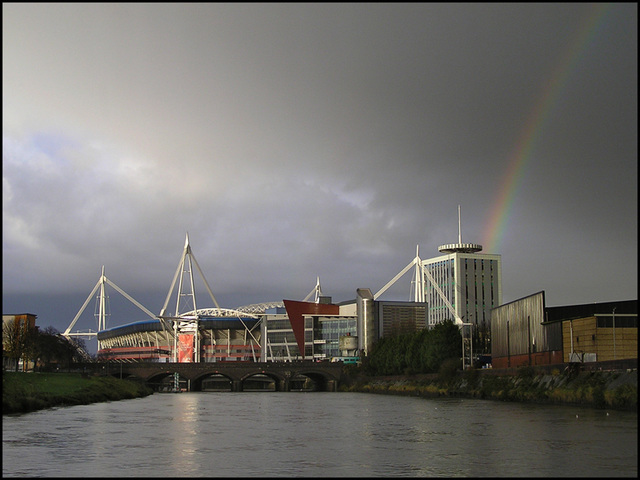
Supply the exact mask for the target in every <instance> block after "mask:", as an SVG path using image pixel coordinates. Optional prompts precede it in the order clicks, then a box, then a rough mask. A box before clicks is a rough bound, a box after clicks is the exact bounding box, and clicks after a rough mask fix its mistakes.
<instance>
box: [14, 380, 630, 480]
mask: <svg viewBox="0 0 640 480" xmlns="http://www.w3.org/2000/svg"><path fill="white" fill-rule="evenodd" d="M637 455H638V415H637V412H619V411H604V410H593V409H586V408H581V407H568V406H542V405H529V404H521V403H503V402H496V401H490V400H478V399H424V398H416V397H400V396H390V395H376V394H366V393H346V392H339V393H331V392H310V393H302V392H289V393H286V392H238V393H232V392H186V393H180V394H171V393H167V394H158V393H156V394H154V395H151V396H149V397H146V398H139V399H133V400H122V401H118V402H107V403H96V404H91V405H79V406H73V407H63V408H55V409H49V410H43V411H38V412H33V413H28V414H23V415H4V416H3V422H2V473H3V476H5V477H10V476H44V477H49V476H59V477H102V476H108V477H114V476H117V477H127V476H144V477H152V476H160V477H167V476H171V477H192V476H234V477H244V476H249V477H255V476H259V477H283V476H284V477H292V476H304V477H307V476H309V477H311V476H315V477H318V476H319V477H345V476H349V477H351V476H367V477H372V476H448V477H451V476H461V477H470V476H481V477H483V476H484V477H486V476H498V477H506V476H541V477H546V476H554V477H555V476H572V477H573V476H578V477H585V476H593V477H620V476H629V477H637V474H638V456H637Z"/></svg>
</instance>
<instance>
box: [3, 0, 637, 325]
mask: <svg viewBox="0 0 640 480" xmlns="http://www.w3.org/2000/svg"><path fill="white" fill-rule="evenodd" d="M598 8H599V7H598V6H597V5H595V6H594V5H591V4H575V3H571V4H396V3H394V4H250V5H247V4H234V5H231V4H190V5H183V4H85V5H77V4H73V5H71V4H69V5H65V4H3V303H4V304H5V307H6V308H5V310H6V311H9V310H10V311H33V310H38V311H36V312H34V313H37V314H39V315H40V316H41V318H44V317H46V318H47V319H51V323H52V324H56V325H57V327H58V328H60V329H64V328H66V325H68V323H69V320H70V319H69V318H68V316H69V315H68V312H67V311H65V313H64V314H63V313H62V310H60V314H59V315H57V314H55V313H53V312H52V311H54V310H56V309H55V308H54V307H53V303H51V301H49V300H47V301H45V300H43V299H45V298H47V299H51V298H52V297H51V295H53V294H65V295H68V296H69V297H67V298H72V299H75V301H76V303H77V308H79V306H80V305H81V304H82V302H83V301H84V299H85V298H86V295H88V293H89V292H90V290H91V288H92V287H93V285H94V284H95V282H96V281H97V279H98V276H99V274H100V269H101V266H102V265H105V268H106V271H107V276H108V277H109V278H111V279H112V280H113V281H115V283H116V284H118V285H119V286H120V287H121V288H123V289H124V290H125V291H127V292H130V293H131V294H132V295H133V294H134V293H135V296H136V298H138V296H139V297H140V301H141V302H142V303H143V304H145V305H146V306H147V307H148V308H150V309H151V310H152V311H159V309H160V307H161V305H160V304H159V303H161V302H162V301H163V300H164V296H165V295H166V293H167V289H168V288H169V285H170V282H171V278H172V275H173V274H174V272H175V269H176V267H177V263H178V260H179V258H180V253H181V251H182V248H183V245H184V238H185V234H186V232H189V236H190V240H191V244H192V247H193V249H194V253H195V255H196V258H197V259H198V262H199V263H200V265H201V266H202V267H203V270H204V271H205V273H206V275H207V279H208V280H209V281H210V283H211V284H212V288H213V290H214V292H215V293H216V296H217V297H219V300H220V303H222V304H223V306H227V307H234V306H238V305H241V304H249V303H254V302H260V301H267V300H280V299H282V298H294V299H295V298H297V299H301V298H303V297H304V296H305V295H306V294H307V293H308V292H309V290H311V289H312V288H313V286H314V285H315V280H316V276H317V275H319V276H320V278H321V282H322V286H323V290H325V293H327V294H328V295H332V296H333V297H334V300H337V301H340V300H345V299H349V298H353V297H354V295H355V289H356V288H359V287H368V288H371V289H372V290H373V291H374V292H375V291H377V290H378V289H380V288H381V287H382V286H384V284H385V283H386V282H387V281H389V280H390V279H391V278H392V277H393V276H394V275H395V274H396V273H397V272H399V271H400V270H401V269H402V268H403V267H404V266H405V265H406V264H407V263H408V262H409V261H410V260H411V259H412V258H413V256H414V255H415V249H416V245H420V254H421V256H422V257H423V258H430V257H432V256H436V255H438V251H437V247H438V245H441V244H444V243H451V242H455V241H457V238H458V230H457V228H458V222H457V205H459V204H460V205H461V206H462V236H463V241H469V242H476V243H479V242H480V241H481V236H482V234H483V232H484V230H485V226H486V225H487V223H488V221H489V218H490V216H491V215H492V213H493V210H494V209H495V208H496V206H495V198H496V194H497V192H498V191H499V189H500V188H501V184H502V183H503V181H504V180H503V179H504V175H505V172H506V171H507V169H508V166H509V163H510V161H511V160H512V157H513V153H514V151H515V150H516V149H517V142H518V141H519V138H520V137H521V135H522V133H523V131H525V128H526V122H527V121H528V119H529V117H530V115H531V112H532V111H533V110H534V109H535V108H536V105H537V104H538V103H539V102H540V99H541V97H542V96H543V94H544V92H545V90H546V89H548V88H549V84H550V82H553V81H554V80H556V79H557V74H558V71H563V70H562V68H563V63H562V61H563V58H571V59H572V61H573V63H572V64H571V68H568V69H566V71H565V74H566V75H565V76H564V77H563V83H562V85H560V86H559V88H558V89H557V93H558V96H557V99H556V101H554V102H553V105H551V106H550V108H549V110H548V112H547V113H548V114H547V116H545V117H544V123H541V125H539V129H538V131H537V136H536V140H535V143H534V145H533V148H532V150H531V153H530V156H529V157H528V158H527V162H526V165H525V168H523V171H522V178H521V181H520V183H519V185H518V188H517V190H516V192H515V193H514V195H513V197H512V199H511V201H512V210H511V212H512V213H511V215H510V217H509V219H508V221H507V223H506V226H505V234H504V238H503V241H502V243H501V251H499V252H488V253H500V254H502V255H503V284H504V285H503V286H504V300H505V301H511V300H514V299H516V298H519V297H522V296H526V295H529V294H531V293H534V292H537V291H539V290H543V289H544V290H546V291H547V299H548V301H549V303H550V304H555V305H558V304H560V305H561V304H571V303H587V302H592V301H611V300H621V299H629V298H634V297H636V296H637V293H636V292H637V271H636V267H635V265H636V264H637V183H636V182H637V6H636V5H634V4H609V5H607V6H606V8H604V9H603V14H602V15H600V16H599V17H598V18H597V19H596V20H597V21H596V22H595V23H594V28H593V31H592V34H591V35H590V36H589V37H588V39H587V40H588V41H585V42H584V43H583V44H582V45H580V47H581V48H576V50H575V55H574V56H570V55H569V53H572V52H570V51H569V50H568V49H569V46H570V45H572V42H573V41H575V39H576V36H577V34H578V32H579V31H580V28H581V26H582V25H584V24H585V21H587V20H588V19H589V18H592V16H594V14H593V12H594V11H598V10H597V9H598ZM409 282H410V279H408V278H407V279H406V280H405V283H404V284H402V285H400V286H398V290H397V291H396V293H395V294H396V295H398V296H399V298H400V299H404V298H408V292H409V288H410V287H409ZM405 290H406V292H405ZM405 293H406V295H405ZM27 299H31V300H27ZM147 302H149V303H147ZM45 312H46V313H45ZM74 313H75V312H74ZM56 315H57V316H56Z"/></svg>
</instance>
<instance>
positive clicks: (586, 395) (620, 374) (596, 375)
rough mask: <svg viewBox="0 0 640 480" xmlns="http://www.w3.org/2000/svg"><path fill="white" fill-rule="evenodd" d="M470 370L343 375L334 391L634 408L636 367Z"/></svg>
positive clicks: (636, 381) (635, 401)
mask: <svg viewBox="0 0 640 480" xmlns="http://www.w3.org/2000/svg"><path fill="white" fill-rule="evenodd" d="M490 370H491V369H487V370H482V369H472V370H467V371H465V372H455V373H449V374H447V373H444V374H443V373H440V374H431V375H426V374H425V375H397V376H386V377H368V376H365V375H359V374H357V373H355V372H351V373H347V375H346V378H344V379H343V381H342V382H341V386H340V391H349V392H364V393H379V394H388V395H406V396H418V397H425V398H437V397H463V398H480V399H489V400H498V401H512V402H530V403H541V404H556V405H580V406H585V407H592V408H600V409H612V410H629V411H637V408H638V371H637V368H635V369H625V370H610V371H603V370H591V371H581V370H577V369H564V370H563V371H560V370H559V369H550V370H549V371H545V372H540V371H538V370H536V369H534V368H532V367H521V368H519V369H517V372H515V373H513V372H492V371H490Z"/></svg>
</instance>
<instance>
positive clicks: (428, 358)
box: [362, 320, 462, 375]
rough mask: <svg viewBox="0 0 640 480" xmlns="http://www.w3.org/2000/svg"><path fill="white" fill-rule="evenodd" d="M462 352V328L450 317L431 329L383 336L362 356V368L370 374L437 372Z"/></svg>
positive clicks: (458, 357) (459, 356)
mask: <svg viewBox="0 0 640 480" xmlns="http://www.w3.org/2000/svg"><path fill="white" fill-rule="evenodd" d="M461 355H462V336H461V335H460V330H459V328H458V327H457V326H456V325H455V324H454V323H453V322H452V321H451V320H447V321H445V322H443V323H440V324H438V325H435V326H434V327H433V328H431V329H427V328H425V329H423V330H420V331H418V332H415V333H405V334H401V335H394V336H389V337H382V338H381V339H379V340H378V341H377V342H376V343H375V344H374V345H373V348H372V349H371V353H370V354H369V355H367V356H366V357H365V358H363V363H362V368H363V370H364V372H365V373H367V374H368V375H412V374H417V373H438V371H439V370H440V367H441V365H442V364H443V362H445V361H446V360H450V359H460V358H461Z"/></svg>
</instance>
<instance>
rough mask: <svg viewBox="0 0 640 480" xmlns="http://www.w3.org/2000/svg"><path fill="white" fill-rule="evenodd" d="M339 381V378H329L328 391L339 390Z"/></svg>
mask: <svg viewBox="0 0 640 480" xmlns="http://www.w3.org/2000/svg"><path fill="white" fill-rule="evenodd" d="M337 391H338V382H337V380H327V392H337Z"/></svg>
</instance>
